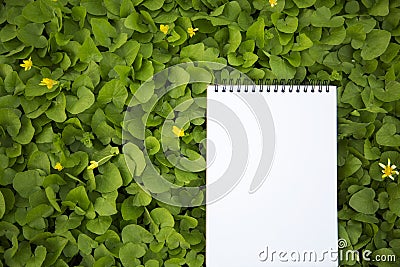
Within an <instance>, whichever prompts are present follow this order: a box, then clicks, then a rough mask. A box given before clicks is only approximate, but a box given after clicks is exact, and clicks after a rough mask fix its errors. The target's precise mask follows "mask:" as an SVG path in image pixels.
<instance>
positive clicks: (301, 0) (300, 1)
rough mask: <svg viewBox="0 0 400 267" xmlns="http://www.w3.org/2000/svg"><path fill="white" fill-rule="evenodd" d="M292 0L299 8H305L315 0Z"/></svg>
mask: <svg viewBox="0 0 400 267" xmlns="http://www.w3.org/2000/svg"><path fill="white" fill-rule="evenodd" d="M293 2H294V3H295V4H296V6H297V7H299V8H306V7H310V6H312V5H314V4H315V2H316V0H293Z"/></svg>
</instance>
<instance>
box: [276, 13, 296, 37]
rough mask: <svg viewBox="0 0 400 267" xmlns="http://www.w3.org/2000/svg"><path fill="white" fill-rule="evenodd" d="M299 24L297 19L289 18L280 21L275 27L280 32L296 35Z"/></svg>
mask: <svg viewBox="0 0 400 267" xmlns="http://www.w3.org/2000/svg"><path fill="white" fill-rule="evenodd" d="M298 24H299V21H298V19H297V18H296V17H291V16H287V17H286V18H285V19H278V21H277V22H276V24H275V26H276V28H277V29H278V30H279V31H280V32H284V33H294V32H295V31H296V30H297V26H298Z"/></svg>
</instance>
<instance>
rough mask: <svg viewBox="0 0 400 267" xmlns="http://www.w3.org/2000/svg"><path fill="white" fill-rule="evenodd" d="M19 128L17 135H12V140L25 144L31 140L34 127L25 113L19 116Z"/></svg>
mask: <svg viewBox="0 0 400 267" xmlns="http://www.w3.org/2000/svg"><path fill="white" fill-rule="evenodd" d="M21 123H22V124H21V129H20V131H19V133H18V135H17V136H15V137H13V139H14V141H16V142H18V143H20V144H22V145H27V144H29V143H30V142H31V141H32V138H33V136H34V134H35V128H34V127H33V126H32V122H31V120H30V119H28V118H27V117H26V116H25V115H23V116H22V118H21Z"/></svg>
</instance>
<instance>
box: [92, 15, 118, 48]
mask: <svg viewBox="0 0 400 267" xmlns="http://www.w3.org/2000/svg"><path fill="white" fill-rule="evenodd" d="M90 24H91V25H92V30H93V34H94V37H95V39H96V41H97V42H98V43H99V44H100V45H102V46H105V47H109V46H111V39H110V38H115V37H117V30H116V29H115V28H114V27H113V26H112V25H111V24H110V23H109V22H108V21H107V20H106V19H99V18H92V19H91V20H90Z"/></svg>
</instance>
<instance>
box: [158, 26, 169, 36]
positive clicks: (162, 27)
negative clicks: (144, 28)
mask: <svg viewBox="0 0 400 267" xmlns="http://www.w3.org/2000/svg"><path fill="white" fill-rule="evenodd" d="M168 30H169V26H168V25H164V24H161V25H160V31H162V32H163V33H164V34H167V33H168Z"/></svg>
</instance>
